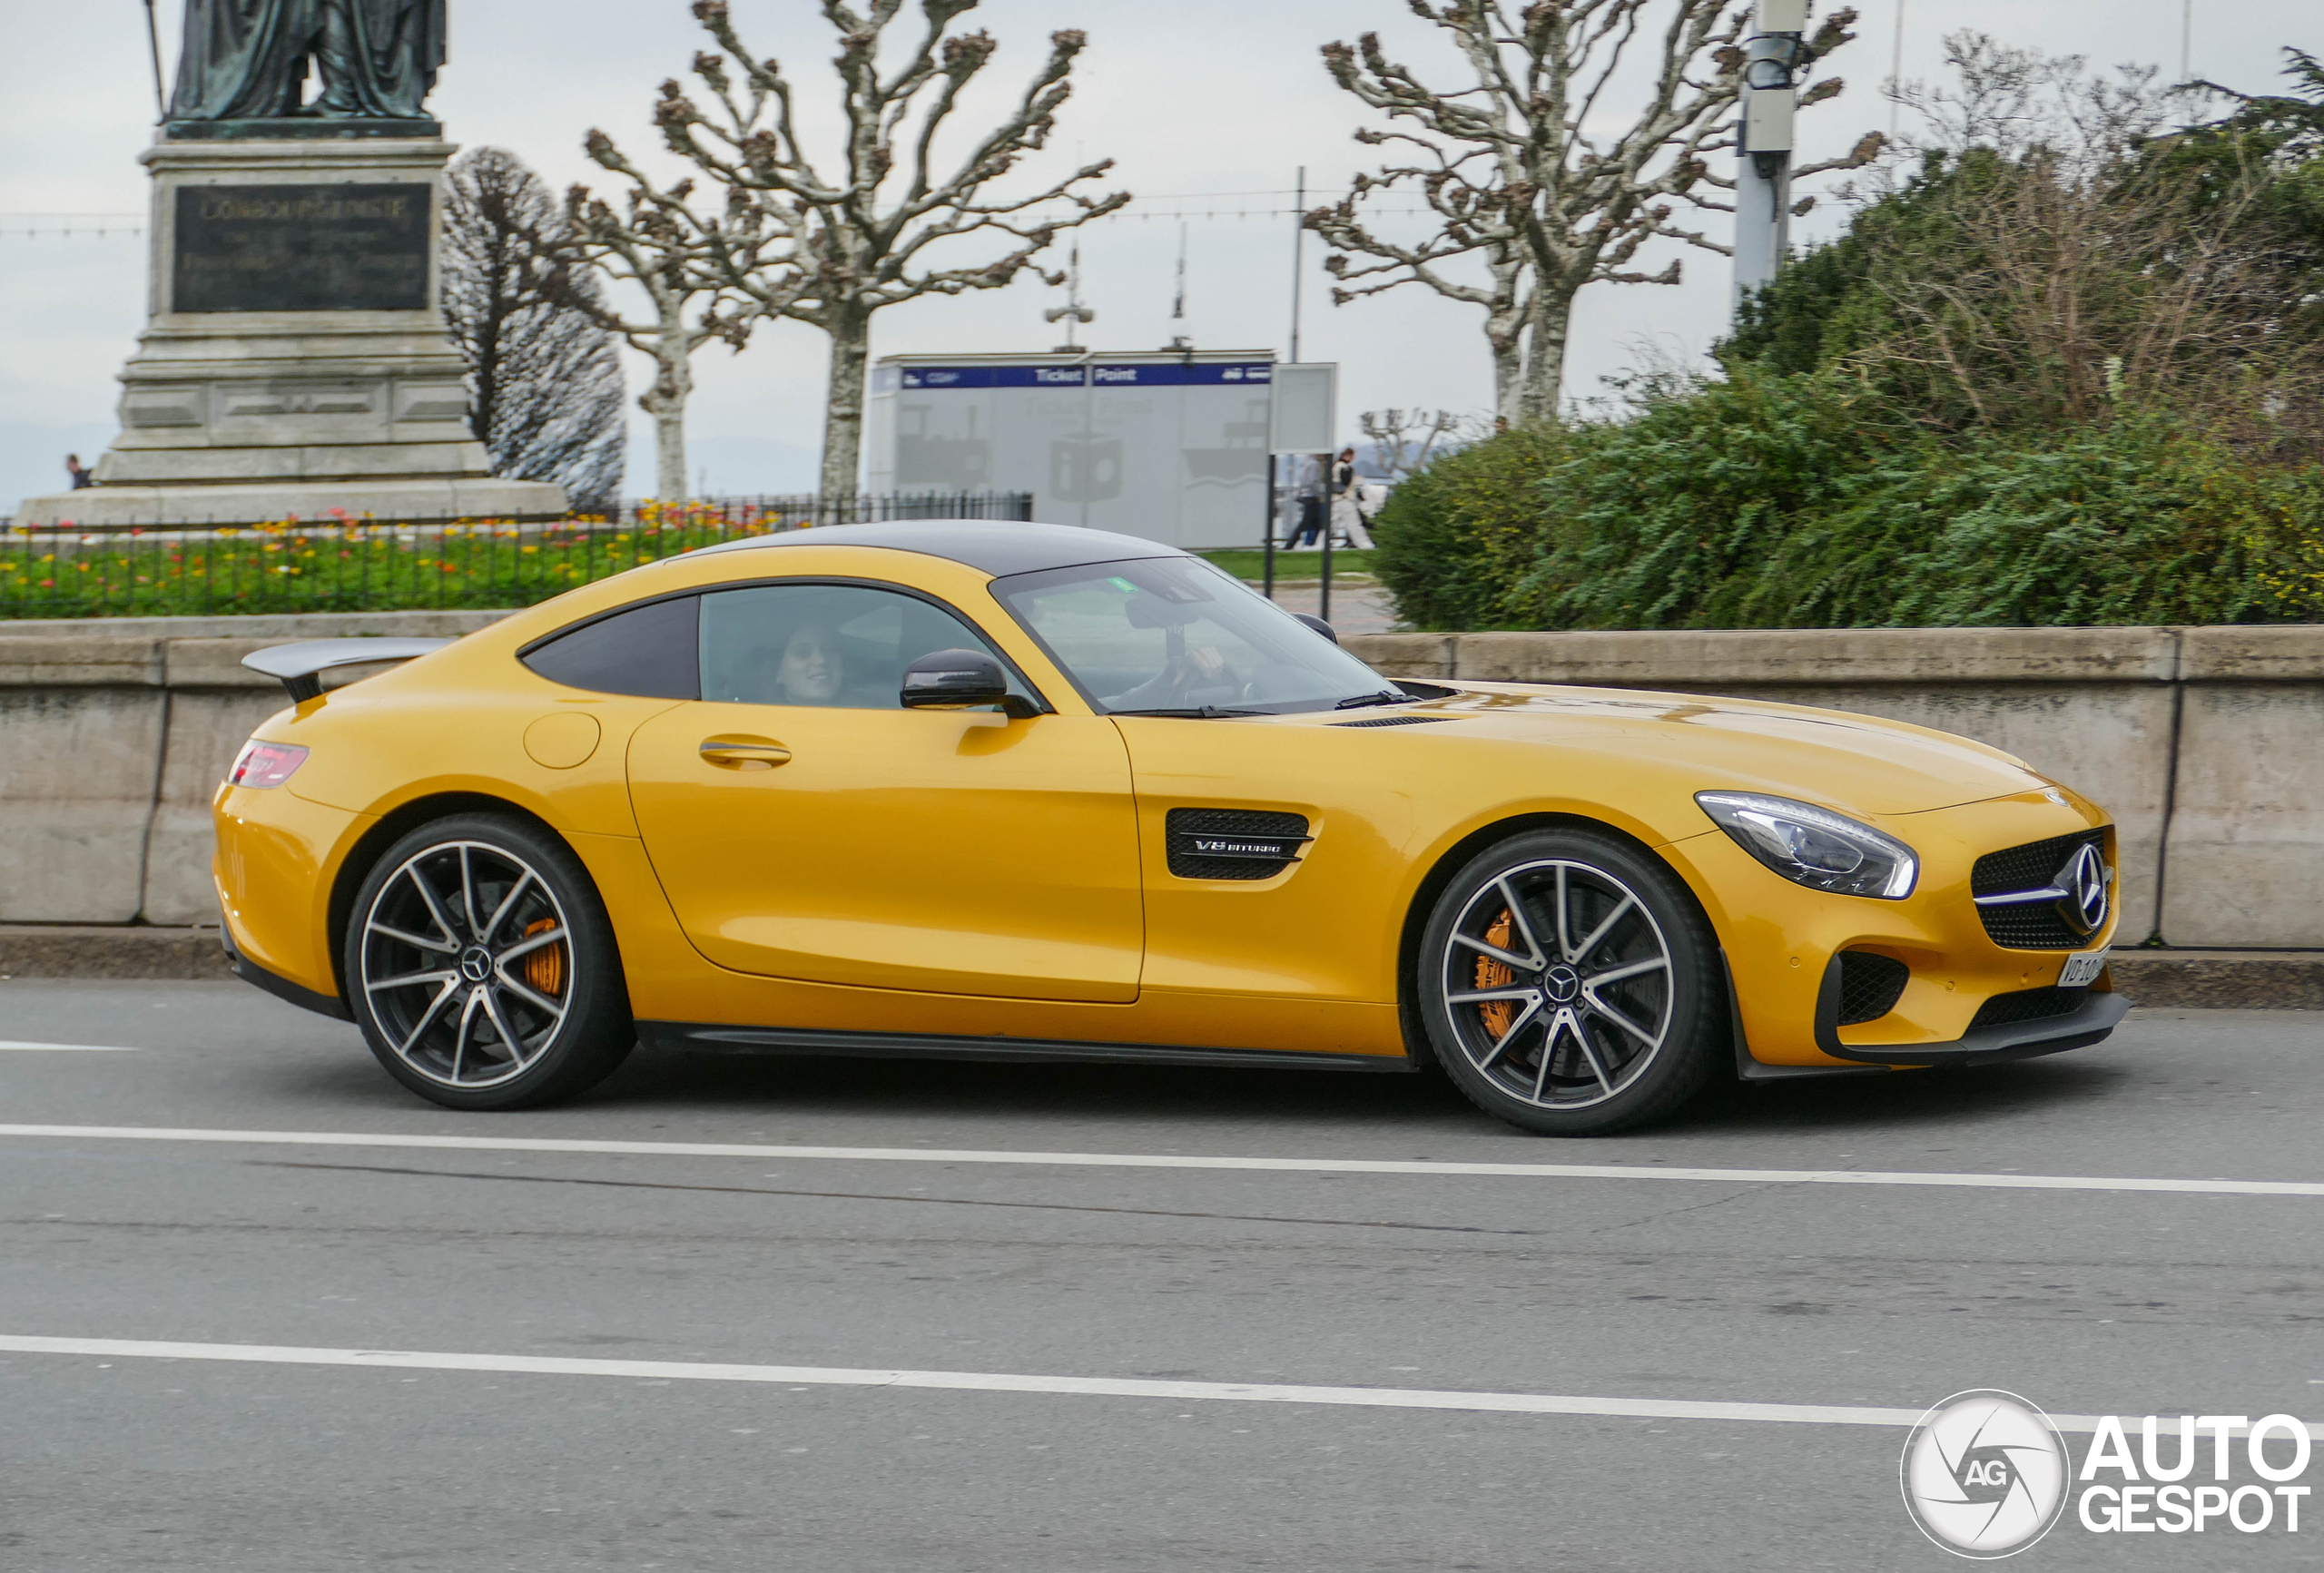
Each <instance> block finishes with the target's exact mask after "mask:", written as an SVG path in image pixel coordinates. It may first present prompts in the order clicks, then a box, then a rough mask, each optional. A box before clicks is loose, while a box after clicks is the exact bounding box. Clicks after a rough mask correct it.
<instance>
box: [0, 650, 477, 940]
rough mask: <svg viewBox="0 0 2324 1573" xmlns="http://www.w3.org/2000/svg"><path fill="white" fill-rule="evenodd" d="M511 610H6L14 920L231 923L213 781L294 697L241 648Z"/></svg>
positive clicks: (7, 827) (2, 748)
mask: <svg viewBox="0 0 2324 1573" xmlns="http://www.w3.org/2000/svg"><path fill="white" fill-rule="evenodd" d="M506 615H507V614H506V613H502V612H389V613H368V614H343V615H325V616H299V617H114V618H94V619H90V620H87V621H82V622H57V623H7V624H0V923H45V924H54V923H132V922H139V921H143V922H146V923H153V924H188V923H214V922H216V921H217V912H218V902H217V898H216V897H215V896H214V895H212V892H211V888H210V855H211V850H212V845H213V842H212V838H211V831H210V798H211V794H212V792H214V791H216V790H217V787H218V782H220V781H221V780H222V778H223V777H224V775H225V773H226V769H227V767H228V766H229V765H231V763H232V762H233V760H234V753H235V751H236V750H238V749H240V748H241V745H242V742H243V740H244V739H246V738H248V737H249V736H250V734H251V729H252V728H254V727H256V726H257V725H258V723H260V722H261V721H263V720H265V719H266V718H267V717H268V716H270V715H271V714H273V713H275V712H276V711H278V710H280V709H281V708H282V707H283V705H284V704H285V703H288V701H287V700H286V699H285V698H284V696H283V693H282V685H281V683H276V682H274V681H273V680H272V679H271V678H265V677H261V676H260V675H259V674H258V673H254V672H251V671H250V670H249V669H247V668H246V667H244V666H243V665H241V658H242V657H243V656H244V655H246V654H249V653H250V652H251V651H252V650H255V649H258V648H259V647H261V645H266V644H281V643H283V642H284V641H286V640H291V639H324V638H332V637H337V636H340V635H344V634H401V635H407V636H419V637H426V636H435V635H443V634H466V633H468V632H470V631H471V630H473V629H477V628H481V627H484V626H485V625H487V624H490V623H492V622H494V621H496V620H497V619H498V618H500V617H503V616H506ZM350 675H359V673H355V674H350Z"/></svg>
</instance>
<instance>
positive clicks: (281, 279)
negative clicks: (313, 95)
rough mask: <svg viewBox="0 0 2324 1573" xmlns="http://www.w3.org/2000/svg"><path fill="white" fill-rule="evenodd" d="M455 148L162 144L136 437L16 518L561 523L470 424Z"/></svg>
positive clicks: (150, 156) (206, 141)
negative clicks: (442, 243) (447, 284)
mask: <svg viewBox="0 0 2324 1573" xmlns="http://www.w3.org/2000/svg"><path fill="white" fill-rule="evenodd" d="M309 124H310V125H314V124H316V123H309ZM285 130H286V131H287V130H288V127H286V128H285ZM318 130H320V127H318ZM300 133H304V134H300ZM453 152H454V149H453V147H452V145H451V144H450V143H446V142H443V141H441V140H438V139H436V138H432V137H430V138H424V139H423V138H410V139H404V138H383V137H380V136H378V135H377V134H369V135H340V136H333V135H332V134H331V133H330V132H329V131H320V134H318V133H317V131H310V130H308V129H307V127H306V126H300V128H299V133H291V134H287V135H281V136H277V137H273V138H263V139H261V138H250V139H240V138H238V139H233V140H223V139H217V138H214V137H212V138H202V139H199V140H185V141H175V140H165V141H162V142H161V143H156V144H155V145H154V146H153V147H152V148H149V149H148V150H147V151H146V152H144V153H143V155H141V158H142V162H143V163H144V164H146V166H147V167H148V168H150V169H151V170H152V171H153V225H152V228H151V233H152V237H153V266H152V282H151V285H150V289H149V302H148V308H147V309H148V311H149V313H150V320H149V321H148V323H147V326H146V329H145V332H144V334H143V336H142V337H141V338H140V339H139V341H138V349H137V352H136V353H135V354H134V355H133V356H131V357H130V359H129V362H128V364H127V365H126V366H124V367H123V369H122V373H121V381H122V396H121V406H120V408H121V428H122V430H121V435H120V437H116V438H115V439H114V441H113V447H112V448H111V449H109V450H108V451H107V452H106V454H105V456H104V457H103V459H102V460H101V461H100V462H99V463H98V465H97V467H96V485H94V487H85V488H84V489H82V490H80V491H72V492H60V493H57V494H54V495H53V496H41V497H32V498H28V499H27V500H26V501H25V505H24V506H23V507H22V508H21V509H20V510H18V512H17V515H16V522H17V523H18V524H19V525H53V524H64V523H69V524H74V525H79V526H89V527H98V528H109V527H116V526H133V525H135V526H172V525H178V526H184V525H194V526H200V525H204V524H212V523H214V524H252V523H261V522H268V521H273V520H280V519H287V518H291V517H294V516H295V517H297V518H300V519H307V520H313V519H323V518H328V517H330V516H333V515H334V514H335V513H343V514H346V515H349V516H362V515H367V514H368V515H369V516H373V517H376V518H380V519H391V518H392V519H406V518H489V517H506V516H510V515H542V514H559V513H562V512H563V511H564V510H565V506H566V499H565V493H564V491H563V489H562V488H561V487H555V486H551V485H548V484H547V483H544V482H539V481H510V480H499V479H496V478H495V477H493V476H492V475H491V474H490V473H489V469H488V467H487V459H486V457H485V450H484V445H483V444H482V443H479V442H478V441H477V440H476V436H475V434H474V433H473V432H472V431H471V430H470V429H469V428H468V390H467V388H465V387H464V386H463V384H462V380H461V379H462V376H463V373H464V371H465V368H464V367H463V365H462V364H461V360H460V356H459V353H458V351H457V350H456V349H453V347H452V345H451V343H450V341H449V340H448V339H447V338H446V336H445V331H444V323H443V319H442V317H441V316H440V314H439V312H438V300H439V295H438V288H439V286H438V269H437V261H436V260H437V256H438V239H439V236H440V231H441V229H442V210H443V198H442V186H443V171H444V165H445V164H446V162H448V161H449V159H450V158H451V156H452V153H453Z"/></svg>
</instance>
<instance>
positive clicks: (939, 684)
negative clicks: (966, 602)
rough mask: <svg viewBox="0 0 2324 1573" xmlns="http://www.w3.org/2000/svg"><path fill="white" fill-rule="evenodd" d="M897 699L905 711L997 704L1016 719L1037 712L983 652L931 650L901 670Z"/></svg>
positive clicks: (997, 665) (1005, 671)
mask: <svg viewBox="0 0 2324 1573" xmlns="http://www.w3.org/2000/svg"><path fill="white" fill-rule="evenodd" d="M896 697H897V699H898V701H899V702H900V703H901V704H902V705H903V707H904V708H905V709H906V710H932V709H940V708H942V709H950V708H951V707H953V706H956V705H970V704H998V705H1000V707H1001V708H1002V709H1003V710H1006V711H1007V712H1008V713H1009V714H1010V715H1012V716H1015V717H1017V718H1018V719H1019V720H1022V719H1023V718H1024V717H1026V716H1029V715H1037V714H1039V711H1037V710H1036V709H1034V707H1033V706H1032V705H1031V704H1030V703H1028V702H1027V701H1026V700H1024V699H1022V698H1019V696H1017V695H1016V694H1013V693H1009V673H1008V672H1007V670H1006V669H1004V668H1003V667H1002V666H1001V664H1000V662H998V661H996V660H994V659H993V657H992V656H991V655H990V654H989V653H988V652H985V651H982V650H931V651H930V652H929V653H928V654H925V655H923V656H921V658H920V659H919V660H917V661H915V662H913V663H912V664H911V665H909V666H907V667H905V668H904V680H903V686H902V688H901V691H900V692H899V693H897V695H896Z"/></svg>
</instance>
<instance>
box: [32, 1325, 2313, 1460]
mask: <svg viewBox="0 0 2324 1573" xmlns="http://www.w3.org/2000/svg"><path fill="white" fill-rule="evenodd" d="M0 1352H5V1353H14V1354H77V1355H105V1356H109V1357H111V1358H113V1359H115V1360H214V1361H226V1362H237V1363H242V1364H251V1365H316V1366H349V1365H352V1366H374V1367H384V1368H387V1369H390V1370H395V1371H488V1372H496V1373H508V1374H515V1375H527V1376H596V1377H617V1378H620V1379H623V1380H625V1381H648V1382H652V1383H655V1385H657V1386H658V1385H667V1384H668V1383H670V1382H673V1381H745V1382H764V1383H774V1384H781V1385H785V1386H788V1387H790V1388H791V1389H792V1391H804V1390H805V1389H807V1388H810V1387H879V1388H918V1389H927V1390H931V1391H944V1392H1029V1393H1056V1394H1062V1395H1066V1396H1069V1397H1075V1398H1167V1399H1170V1400H1173V1401H1177V1402H1185V1401H1188V1400H1216V1401H1229V1402H1239V1403H1303V1404H1328V1405H1335V1406H1339V1407H1343V1408H1357V1409H1417V1410H1455V1411H1470V1412H1479V1413H1493V1414H1543V1415H1594V1416H1600V1417H1605V1418H1610V1419H1615V1420H1687V1421H1751V1422H1762V1423H1764V1422H1776V1423H1780V1424H1787V1425H1835V1426H1913V1425H1917V1424H1919V1423H1920V1421H1921V1418H1922V1416H1923V1414H1924V1413H1925V1411H1923V1410H1918V1409H1879V1408H1875V1407H1872V1406H1870V1405H1856V1404H1817V1403H1731V1402H1727V1401H1718V1400H1705V1401H1693V1402H1690V1401H1686V1400H1683V1399H1660V1398H1576V1397H1571V1396H1568V1395H1564V1394H1552V1393H1533V1392H1464V1391H1459V1390H1457V1389H1451V1390H1448V1389H1442V1388H1407V1387H1310V1386H1293V1385H1289V1384H1286V1383H1275V1382H1239V1381H1141V1380H1138V1379H1136V1378H1128V1377H1110V1376H1024V1375H1019V1374H1016V1373H1014V1372H1000V1371H891V1370H882V1369H878V1368H866V1367H854V1366H830V1365H728V1364H721V1363H715V1362H708V1361H680V1360H574V1359H570V1358H566V1357H564V1356H554V1357H552V1356H543V1355H532V1354H445V1353H439V1352H429V1351H422V1350H405V1349H306V1348H300V1347H297V1346H295V1345H282V1344H266V1343H179V1342H167V1341H162V1340H148V1339H125V1338H35V1337H25V1336H23V1335H19V1334H13V1333H0ZM2050 1419H2051V1420H2052V1421H2053V1422H2054V1423H2055V1424H2056V1425H2057V1427H2058V1429H2059V1430H2066V1431H2084V1432H2087V1431H2093V1430H2096V1429H2097V1428H2098V1423H2099V1420H2100V1417H2099V1416H2097V1415H2070V1414H2053V1415H2052V1416H2051V1417H2050ZM2249 1429H2250V1428H2249V1426H2248V1425H2242V1426H2230V1427H2229V1428H2228V1430H2229V1433H2230V1435H2240V1434H2242V1433H2243V1432H2245V1431H2247V1430H2249ZM2306 1429H2307V1431H2308V1434H2309V1437H2310V1438H2313V1439H2317V1440H2324V1425H2317V1424H2312V1423H2311V1424H2309V1425H2308V1426H2307V1427H2306Z"/></svg>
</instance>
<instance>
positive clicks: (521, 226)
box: [443, 147, 628, 513]
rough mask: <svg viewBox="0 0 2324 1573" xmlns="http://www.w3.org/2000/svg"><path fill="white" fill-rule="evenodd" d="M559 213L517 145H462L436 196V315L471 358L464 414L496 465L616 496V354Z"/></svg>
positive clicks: (620, 425) (600, 496)
mask: <svg viewBox="0 0 2324 1573" xmlns="http://www.w3.org/2000/svg"><path fill="white" fill-rule="evenodd" d="M564 240H565V236H564V219H563V215H562V214H561V213H560V212H559V211H557V205H556V197H555V196H554V195H553V194H552V193H551V192H550V191H549V189H548V187H547V184H545V183H544V182H542V180H541V178H540V177H539V176H538V175H537V174H535V173H534V172H532V171H531V170H529V169H527V167H526V166H525V163H524V161H523V160H521V159H519V158H517V155H516V154H514V153H512V152H507V151H505V150H504V149H501V148H497V147H484V148H477V149H475V150H473V151H472V152H466V153H463V154H461V155H460V157H459V158H458V160H456V161H455V162H453V164H452V167H451V170H450V172H449V177H448V181H447V182H446V189H445V196H444V266H443V280H444V321H445V325H446V327H447V328H448V329H450V331H451V338H452V342H453V343H454V344H456V345H458V347H459V350H460V353H461V355H462V356H463V357H464V358H465V359H467V361H468V424H469V426H470V428H472V429H473V430H474V431H475V432H476V435H477V440H478V441H479V442H481V443H483V444H484V446H485V450H486V452H487V453H488V454H489V455H490V456H491V458H492V473H493V474H495V475H497V476H507V477H511V478H513V479H517V480H529V481H553V482H555V483H556V484H557V485H559V486H561V487H564V488H565V494H566V498H567V499H568V500H569V501H570V502H571V504H572V506H574V507H575V508H576V509H578V510H579V511H582V512H585V513H599V512H604V511H606V510H607V509H609V508H612V507H615V506H619V505H620V502H621V483H622V470H623V460H624V457H625V448H626V445H627V436H628V434H627V432H626V431H625V429H624V425H625V423H624V421H623V418H622V402H623V400H622V391H623V389H622V374H621V356H620V351H619V349H618V347H617V346H616V345H615V342H614V339H613V336H612V335H611V334H609V333H607V332H606V330H605V329H603V328H601V327H599V326H598V325H597V323H596V321H595V320H593V317H592V314H591V313H590V312H589V311H588V310H586V309H584V308H583V307H581V306H579V305H577V304H576V301H578V300H584V299H588V298H592V297H593V296H594V294H595V292H596V280H594V279H591V278H589V277H588V276H587V275H586V273H578V272H576V269H575V266H574V264H573V262H572V261H571V260H570V259H569V258H568V257H567V256H566V255H565V253H564V251H563V242H564Z"/></svg>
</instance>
